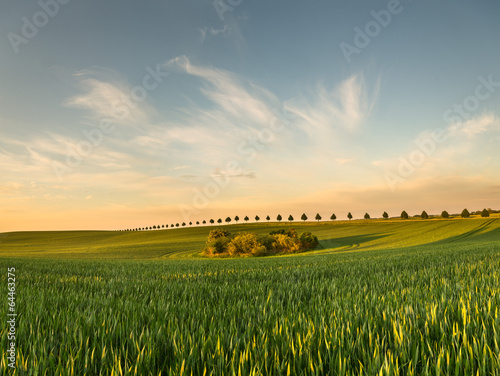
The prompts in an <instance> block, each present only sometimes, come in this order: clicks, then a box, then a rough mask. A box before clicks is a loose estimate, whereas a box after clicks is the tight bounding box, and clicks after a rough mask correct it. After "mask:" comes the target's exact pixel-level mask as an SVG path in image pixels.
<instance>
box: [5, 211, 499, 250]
mask: <svg viewBox="0 0 500 376" xmlns="http://www.w3.org/2000/svg"><path fill="white" fill-rule="evenodd" d="M289 227H294V228H295V229H297V231H298V232H299V233H300V232H302V231H311V232H313V233H314V234H316V235H317V236H318V238H319V239H320V247H319V248H318V249H317V250H315V251H313V252H312V253H325V252H345V251H353V250H359V251H365V250H376V249H387V248H403V247H411V246H420V245H431V244H433V245H444V244H450V243H454V242H461V243H467V242H471V243H474V244H485V243H490V242H500V216H499V215H494V216H493V217H491V218H470V219H448V220H442V219H430V220H425V221H424V220H415V219H413V220H404V221H403V220H369V221H364V220H358V221H352V222H346V221H339V222H319V223H299V222H295V223H292V224H290V223H281V224H278V223H252V224H238V225H230V226H227V227H226V228H227V229H228V230H229V231H231V232H239V231H252V232H257V233H260V234H267V233H269V232H270V231H272V230H275V229H278V228H289ZM211 228H213V227H209V226H206V227H204V226H202V227H192V228H181V229H169V230H158V231H145V232H110V231H67V232H65V231H61V232H16V233H5V234H0V257H29V258H73V259H159V258H195V257H199V252H200V249H201V248H202V247H203V245H204V243H205V241H206V237H207V234H208V232H209V231H210V229H211ZM310 253H311V252H309V254H310Z"/></svg>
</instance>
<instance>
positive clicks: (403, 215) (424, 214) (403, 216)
mask: <svg viewBox="0 0 500 376" xmlns="http://www.w3.org/2000/svg"><path fill="white" fill-rule="evenodd" d="M495 212H498V211H495V210H491V209H483V210H482V211H481V210H478V211H477V212H469V211H468V210H467V209H464V210H462V213H461V214H460V216H461V217H462V218H469V217H470V216H471V215H474V214H476V215H481V217H489V216H490V213H495ZM414 217H419V218H422V219H429V215H428V214H427V212H426V211H425V210H424V211H423V212H422V213H421V214H420V215H415V216H414ZM439 217H441V218H449V217H450V214H449V213H448V212H447V211H446V210H443V212H442V213H441V215H440V216H439ZM347 218H348V219H349V220H351V219H352V218H353V216H352V214H351V212H349V213H348V214H347ZM382 218H384V219H389V214H387V212H384V213H383V214H382ZM397 218H401V219H408V218H409V216H408V213H407V212H406V211H405V210H403V211H402V212H401V215H400V216H399V217H397ZM300 219H301V220H302V221H304V222H305V221H307V220H308V219H309V218H308V217H307V215H306V214H305V213H304V214H302V216H301V217H300ZM314 219H315V220H316V221H318V222H319V221H321V220H322V219H323V218H322V217H321V215H320V214H319V213H317V214H316V216H315V217H314ZM336 219H337V216H336V215H335V214H332V215H331V216H330V220H332V221H334V220H336ZM364 219H371V217H370V214H368V213H365V215H364ZM243 220H244V221H245V222H248V221H249V220H250V218H248V216H245V217H244V218H243ZM270 220H271V217H270V216H269V215H268V216H267V217H266V221H268V222H269V221H270ZM276 220H277V221H278V222H281V221H282V220H283V217H282V216H281V214H278V216H277V217H276ZM294 220H295V219H294V218H293V216H292V215H291V214H290V215H289V216H288V221H289V222H292V221H294ZM232 221H233V219H232V218H231V217H227V218H226V219H225V220H224V222H226V223H227V224H229V223H231V222H232ZM234 221H235V222H236V223H238V222H239V221H240V217H238V216H235V217H234ZM255 221H256V222H259V221H260V217H259V216H258V215H256V216H255ZM215 222H217V223H218V224H222V218H219V219H218V220H217V221H215V220H214V219H210V220H209V221H208V222H207V221H206V220H203V221H202V222H200V221H196V225H198V226H199V225H200V224H203V225H206V224H207V223H210V224H211V225H213V224H215ZM192 225H193V222H189V226H192ZM185 226H187V224H186V222H182V223H180V224H179V223H175V224H173V223H172V224H170V228H174V227H185ZM167 228H169V225H168V224H167V225H154V226H149V227H148V226H146V227H138V228H134V229H126V230H120V231H147V230H161V229H167Z"/></svg>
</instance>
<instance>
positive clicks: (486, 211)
mask: <svg viewBox="0 0 500 376" xmlns="http://www.w3.org/2000/svg"><path fill="white" fill-rule="evenodd" d="M489 216H490V212H489V211H488V209H483V211H482V212H481V217H484V218H486V217H489Z"/></svg>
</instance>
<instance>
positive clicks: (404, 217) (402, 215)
mask: <svg viewBox="0 0 500 376" xmlns="http://www.w3.org/2000/svg"><path fill="white" fill-rule="evenodd" d="M401 219H408V213H407V212H406V211H404V210H403V211H402V212H401Z"/></svg>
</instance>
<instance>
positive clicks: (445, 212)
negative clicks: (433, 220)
mask: <svg viewBox="0 0 500 376" xmlns="http://www.w3.org/2000/svg"><path fill="white" fill-rule="evenodd" d="M449 217H450V215H449V214H448V212H447V211H446V210H443V212H442V213H441V218H449Z"/></svg>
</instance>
